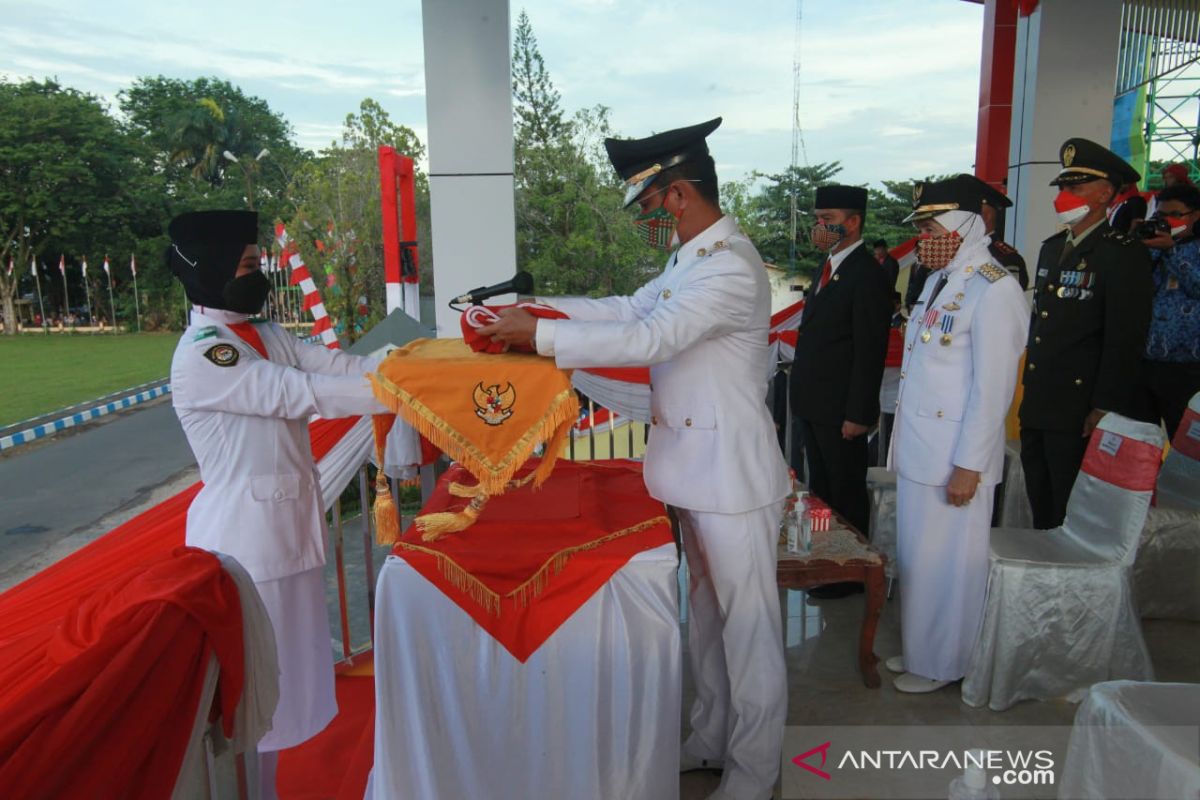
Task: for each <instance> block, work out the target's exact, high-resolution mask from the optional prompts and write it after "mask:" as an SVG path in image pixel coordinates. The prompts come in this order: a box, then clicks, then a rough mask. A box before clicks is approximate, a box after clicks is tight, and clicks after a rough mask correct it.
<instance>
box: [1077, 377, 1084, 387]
mask: <svg viewBox="0 0 1200 800" xmlns="http://www.w3.org/2000/svg"><path fill="white" fill-rule="evenodd" d="M1075 385H1076V386H1083V378H1076V379H1075Z"/></svg>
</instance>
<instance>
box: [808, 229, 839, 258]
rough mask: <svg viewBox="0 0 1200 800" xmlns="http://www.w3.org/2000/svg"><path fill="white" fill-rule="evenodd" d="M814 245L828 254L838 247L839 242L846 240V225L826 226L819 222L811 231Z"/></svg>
mask: <svg viewBox="0 0 1200 800" xmlns="http://www.w3.org/2000/svg"><path fill="white" fill-rule="evenodd" d="M809 236H810V237H811V238H812V243H813V244H814V245H815V246H816V248H817V249H818V250H820V251H822V252H828V251H830V250H832V249H833V248H835V247H837V246H838V242H840V241H842V239H845V238H846V226H845V225H837V224H834V225H826V224H825V223H823V222H818V223H817V224H816V225H814V226H813V227H812V230H811V231H809Z"/></svg>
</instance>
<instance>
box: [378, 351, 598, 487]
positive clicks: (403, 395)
mask: <svg viewBox="0 0 1200 800" xmlns="http://www.w3.org/2000/svg"><path fill="white" fill-rule="evenodd" d="M368 377H369V378H370V380H371V383H372V385H373V386H374V390H375V398H376V399H377V400H379V402H380V403H382V404H383V405H385V406H387V407H388V408H389V409H391V410H392V411H393V412H395V413H396V414H399V415H400V416H401V417H402V418H403V419H404V420H405V421H406V422H408V424H410V425H412V426H413V427H414V428H416V430H417V432H418V433H420V434H421V435H422V436H424V437H425V438H426V439H429V441H431V442H433V444H435V445H436V446H437V447H439V448H441V449H442V450H444V451H445V452H446V453H447V454H448V455H449V456H450V457H451V458H452V459H454V460H455V461H458V462H459V463H461V464H462V465H463V466H464V467H466V468H467V471H469V472H470V473H471V474H472V475H474V476H475V478H476V479H477V480H478V481H479V484H480V486H482V487H483V488H484V492H485V493H486V494H489V495H495V494H502V493H503V492H504V488H505V485H506V484H507V483H508V481H509V480H510V479H511V478H512V475H513V473H514V472H516V471H517V469H519V468H520V466H521V465H522V464H524V463H525V462H526V461H528V460H529V457H530V456H531V455H533V451H534V449H535V448H536V447H537V445H538V444H540V443H542V442H547V443H549V442H556V443H557V444H558V446H557V447H556V448H554V449H551V448H550V447H549V446H547V448H546V451H547V452H546V455H545V457H544V458H543V461H542V464H541V465H539V469H538V473H539V474H541V475H542V476H543V477H542V478H541V479H540V480H539V479H537V478H535V479H534V480H535V482H536V483H537V484H538V485H540V484H541V483H542V481H544V480H545V478H546V477H547V476H549V474H550V472H551V471H553V469H554V462H555V461H556V460H557V458H558V450H561V449H562V448H561V444H562V442H564V441H565V437H566V433H567V431H566V430H565V428H567V427H568V423H569V424H570V425H573V424H574V423H575V420H576V419H577V418H578V416H579V400H578V398H577V397H576V396H575V390H574V389H572V388H570V387H568V388H566V389H563V390H562V391H561V392H559V393H558V394H557V395H555V396H554V398H553V399H552V400H551V405H550V410H549V411H548V412H547V413H546V414H545V415H544V416H543V417H542V418H541V419H540V420H538V421H537V422H535V423H534V424H533V425H531V426H530V428H529V430H528V431H526V432H525V434H524V435H523V436H521V438H520V439H518V440H517V442H516V443H515V444H514V445H513V447H512V448H511V449H510V450H509V452H508V453H507V454H506V455H505V456H504V458H503V459H501V460H500V461H499V462H498V463H496V464H492V463H491V462H490V460H489V459H488V457H487V455H486V454H485V453H483V451H481V450H480V449H479V448H478V447H476V446H475V445H473V444H472V443H471V442H470V441H469V440H468V439H467V438H466V437H465V436H463V435H462V434H461V433H459V432H458V431H457V430H455V429H454V428H452V427H450V425H449V424H447V423H446V421H445V420H443V419H442V418H441V417H440V416H439V415H437V414H436V413H435V412H434V411H433V410H432V409H430V408H429V407H428V406H426V405H425V404H424V403H422V402H421V401H420V400H418V399H417V398H416V397H414V396H413V395H411V394H409V393H408V392H406V391H405V390H404V389H402V388H400V387H399V386H397V385H396V384H394V383H392V382H391V381H389V380H388V379H387V378H385V377H383V376H382V375H378V374H373V375H369V376H368ZM560 428H564V430H560Z"/></svg>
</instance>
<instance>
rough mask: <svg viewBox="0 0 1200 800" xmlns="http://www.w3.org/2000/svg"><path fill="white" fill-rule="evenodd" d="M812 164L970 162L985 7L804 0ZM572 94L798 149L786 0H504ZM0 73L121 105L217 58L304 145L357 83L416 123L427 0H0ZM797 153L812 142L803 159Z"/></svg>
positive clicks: (946, 165)
mask: <svg viewBox="0 0 1200 800" xmlns="http://www.w3.org/2000/svg"><path fill="white" fill-rule="evenodd" d="M801 2H802V6H801V13H802V22H801V31H802V34H801V37H800V44H799V52H800V120H801V125H802V130H803V138H804V145H805V148H804V149H805V154H806V157H807V162H808V163H817V162H823V161H835V160H837V161H841V162H842V164H843V165H844V167H845V169H844V172H843V173H842V178H843V179H845V180H847V181H849V182H855V183H864V182H870V183H876V182H878V181H879V180H880V179H885V178H886V179H904V178H909V177H922V176H925V175H928V174H933V173H945V172H958V171H970V170H971V167H972V163H973V161H974V153H975V120H976V116H977V111H978V109H977V103H978V97H979V59H980V47H981V38H982V21H983V7H982V6H981V5H977V4H975V3H969V2H964V1H963V0H860V2H855V3H849V2H844V3H830V2H815V1H814V0H801ZM522 8H523V9H524V10H525V11H526V12H527V13H528V14H529V17H530V21H531V22H532V24H533V29H534V33H535V35H536V36H537V38H538V44H539V48H540V50H541V52H542V55H543V57H544V58H545V62H546V66H547V68H548V69H549V71H550V76H551V78H552V80H553V81H554V83H555V85H556V87H557V88H558V89H559V91H560V92H561V94H562V104H563V107H564V108H565V109H566V110H567V111H573V110H575V109H578V108H584V107H590V106H594V105H596V104H604V105H606V106H608V107H610V108H611V109H612V122H613V125H614V127H615V129H616V130H617V131H618V132H619V133H620V134H621V135H624V136H639V135H644V134H646V133H649V132H651V131H660V130H665V129H668V128H672V127H676V126H679V125H687V124H692V123H695V122H699V121H702V120H705V119H709V118H711V117H714V116H718V115H719V116H723V117H724V119H725V123H724V125H723V126H722V127H721V129H720V130H718V131H717V133H716V134H715V135H714V136H713V137H712V139H711V140H710V145H711V147H712V149H713V153H714V155H715V156H716V158H717V162H718V165H719V166H720V168H721V172H722V177H723V178H725V179H734V178H740V177H742V176H743V175H745V174H746V173H748V172H750V171H751V170H755V169H757V170H760V171H764V172H771V171H776V170H780V169H783V168H784V167H786V166H787V164H788V163H789V162H790V160H791V130H792V96H793V77H792V76H793V70H792V60H793V54H794V52H795V50H796V39H795V30H796V4H795V0H657V2H653V3H646V2H644V0H643V1H634V0H513V1H512V4H511V6H510V10H511V15H512V19H513V23H514V24H515V22H516V17H517V15H518V13H519V12H520V10H521V9H522ZM0 12H2V16H0V18H2V19H3V20H4V23H3V27H0V74H3V75H4V76H6V77H8V78H9V79H21V78H24V77H27V76H33V77H37V78H42V77H49V76H57V77H58V79H59V80H60V81H61V82H62V83H64V84H66V85H68V86H73V87H75V88H78V89H82V90H85V91H89V92H93V93H95V94H97V95H100V96H102V97H104V98H107V99H109V100H110V102H113V104H114V105H115V102H114V101H115V97H116V93H117V92H118V91H119V90H120V89H122V88H123V87H126V86H128V85H129V83H130V82H131V81H132V80H133V79H134V78H135V77H137V76H141V75H158V74H162V75H166V76H169V77H178V78H192V77H196V76H199V75H216V76H218V77H220V78H224V79H227V80H229V81H231V82H233V83H235V84H238V85H240V86H241V87H242V88H243V89H244V90H245V91H246V92H248V93H250V94H253V95H257V96H259V97H262V98H264V99H265V100H267V101H268V103H270V105H271V107H272V108H274V109H275V110H277V111H279V112H282V113H283V115H284V116H285V117H286V118H287V119H288V120H289V121H290V122H291V123H292V125H293V126H294V127H295V131H296V137H297V140H298V141H299V143H300V144H301V145H303V146H306V147H310V148H319V147H322V146H324V145H326V144H328V143H329V141H330V140H332V139H333V138H335V137H336V136H337V135H338V133H339V131H340V129H341V122H342V120H343V119H344V118H345V115H346V114H347V113H349V112H351V111H353V110H355V109H356V108H357V107H358V103H359V101H361V99H362V98H364V97H373V98H375V99H376V100H378V101H379V102H380V103H381V104H382V105H383V106H384V107H385V108H386V109H387V110H388V112H389V113H390V114H391V116H392V118H393V120H395V121H397V122H400V123H403V124H405V125H408V126H410V127H412V128H413V129H415V130H416V131H417V132H418V133H419V134H420V135H421V136H422V138H424V135H425V98H424V64H423V50H422V48H423V43H422V39H421V19H420V0H392V2H387V3H384V2H380V1H379V0H349V2H341V3H329V2H316V1H315V0H294V2H289V3H274V2H271V3H267V2H246V1H245V0H243V1H242V2H233V1H232V0H208V2H205V3H191V4H182V5H176V4H168V3H163V2H161V0H156V2H150V1H149V0H104V2H96V3H86V4H85V3H80V2H78V0H51V1H50V2H46V1H44V0H43V1H41V2H22V3H14V2H9V0H3V2H0ZM800 161H801V163H803V162H804V161H805V158H804V157H801V159H800Z"/></svg>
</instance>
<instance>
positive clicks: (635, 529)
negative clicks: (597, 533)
mask: <svg viewBox="0 0 1200 800" xmlns="http://www.w3.org/2000/svg"><path fill="white" fill-rule="evenodd" d="M427 516H435V515H433V514H429V515H427ZM449 516H453V514H449ZM670 524H671V522H670V520H669V519H667V518H666V517H665V516H658V517H651V518H650V519H648V520H644V521H642V522H639V523H637V524H636V525H631V526H629V527H628V528H622V529H621V530H619V531H613V532H612V533H609V534H606V535H604V536H601V537H600V538H598V539H593V540H592V541H590V542H583V543H582V544H577V545H573V546H571V547H567V548H565V549H563V550H560V551H558V552H557V553H555V554H554V555H552V556H550V558H548V559H546V561H545V563H543V564H542V566H540V567H539V568H538V569H537V571H536V572H534V573H533V575H532V576H531V577H530V578H529V579H528V580H526V581H525V582H523V583H522V584H521V585H520V586H518V587H517V588H516V589H513V590H512V591H511V592H509V593H508V594H506V595H504V597H505V598H507V599H509V600H513V601H514V602H516V603H519V604H520V606H521V607H522V608H527V607H528V606H529V603H530V601H531V599H533V598H536V597H538V596H539V595H541V593H542V592H544V591H545V590H546V587H547V586H548V585H549V583H550V580H551V579H552V578H553V577H554V576H555V575H558V574H559V573H560V572H562V571H563V570H564V569H565V568H566V566H567V564H568V562H570V560H571V557H572V556H574V555H577V554H578V553H582V552H584V551H587V550H595V549H596V548H597V547H600V546H601V545H604V544H607V543H608V542H611V541H615V540H617V539H620V538H622V537H624V536H630V535H632V534H635V533H641V532H642V531H644V530H647V529H649V528H653V527H654V526H656V525H670ZM396 546H397V547H399V548H400V549H402V550H412V551H414V552H417V553H424V554H426V555H430V556H433V557H434V558H435V559H436V560H437V564H438V569H439V570H440V571H441V573H442V575H443V576H444V577H445V578H446V579H447V580H448V581H450V583H451V584H452V585H453V586H454V588H456V589H458V590H459V591H461V592H463V593H464V594H467V595H469V596H470V597H471V599H472V600H474V601H475V602H476V603H478V604H479V605H481V606H483V607H484V609H486V610H487V612H488V613H489V614H494V615H496V616H500V600H501V597H500V595H499V594H498V593H497V592H494V591H492V590H491V589H489V588H488V587H487V586H485V585H484V584H483V582H482V581H480V580H479V579H478V578H476V577H475V576H474V575H472V574H471V573H469V572H467V571H466V570H465V569H463V568H462V566H460V565H459V564H458V563H457V562H456V561H455V560H454V559H452V558H450V557H449V556H447V555H446V554H445V553H442V552H439V551H437V550H434V549H433V548H430V547H422V546H421V545H419V544H412V543H411V542H396ZM531 594H532V597H531V596H530V595H531Z"/></svg>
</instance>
